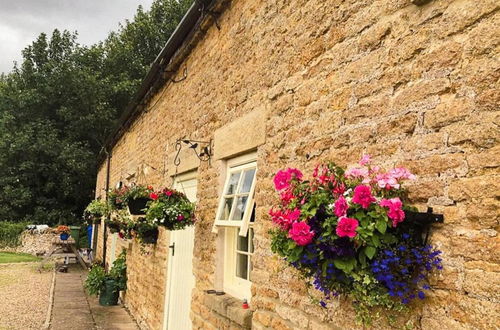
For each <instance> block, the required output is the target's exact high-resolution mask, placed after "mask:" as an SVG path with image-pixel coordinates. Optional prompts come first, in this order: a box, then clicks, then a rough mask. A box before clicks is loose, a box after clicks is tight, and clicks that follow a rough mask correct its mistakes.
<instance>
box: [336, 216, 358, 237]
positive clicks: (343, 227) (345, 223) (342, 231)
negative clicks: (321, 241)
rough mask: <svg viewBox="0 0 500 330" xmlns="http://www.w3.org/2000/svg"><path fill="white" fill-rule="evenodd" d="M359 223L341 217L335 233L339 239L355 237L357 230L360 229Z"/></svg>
mask: <svg viewBox="0 0 500 330" xmlns="http://www.w3.org/2000/svg"><path fill="white" fill-rule="evenodd" d="M358 226H359V222H358V220H356V219H354V218H347V217H341V218H340V219H339V223H338V224H337V229H336V230H335V232H336V233H337V235H338V236H339V237H351V238H352V237H354V236H356V234H357V233H356V228H358Z"/></svg>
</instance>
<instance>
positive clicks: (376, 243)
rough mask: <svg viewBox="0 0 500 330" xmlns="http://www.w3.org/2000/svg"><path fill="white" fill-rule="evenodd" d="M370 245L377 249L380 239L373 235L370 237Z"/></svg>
mask: <svg viewBox="0 0 500 330" xmlns="http://www.w3.org/2000/svg"><path fill="white" fill-rule="evenodd" d="M372 243H373V245H374V246H375V247H379V246H380V239H379V238H378V236H377V235H376V234H375V233H374V235H373V236H372Z"/></svg>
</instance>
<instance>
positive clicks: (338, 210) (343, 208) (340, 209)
mask: <svg viewBox="0 0 500 330" xmlns="http://www.w3.org/2000/svg"><path fill="white" fill-rule="evenodd" d="M347 209H349V205H347V200H346V199H345V198H344V196H340V197H339V199H337V200H336V201H335V215H336V216H337V217H343V216H345V215H346V214H347Z"/></svg>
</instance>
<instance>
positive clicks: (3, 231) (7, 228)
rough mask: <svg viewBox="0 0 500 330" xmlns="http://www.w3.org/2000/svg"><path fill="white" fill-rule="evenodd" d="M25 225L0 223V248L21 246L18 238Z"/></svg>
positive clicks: (21, 223)
mask: <svg viewBox="0 0 500 330" xmlns="http://www.w3.org/2000/svg"><path fill="white" fill-rule="evenodd" d="M26 225H27V223H25V222H8V221H0V248H2V247H16V246H18V245H19V244H21V241H20V237H21V234H22V232H23V231H24V229H25V228H26Z"/></svg>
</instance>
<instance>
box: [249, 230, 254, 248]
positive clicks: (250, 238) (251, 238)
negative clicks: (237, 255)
mask: <svg viewBox="0 0 500 330" xmlns="http://www.w3.org/2000/svg"><path fill="white" fill-rule="evenodd" d="M248 237H249V240H250V253H253V229H252V228H250V229H249V230H248Z"/></svg>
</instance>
